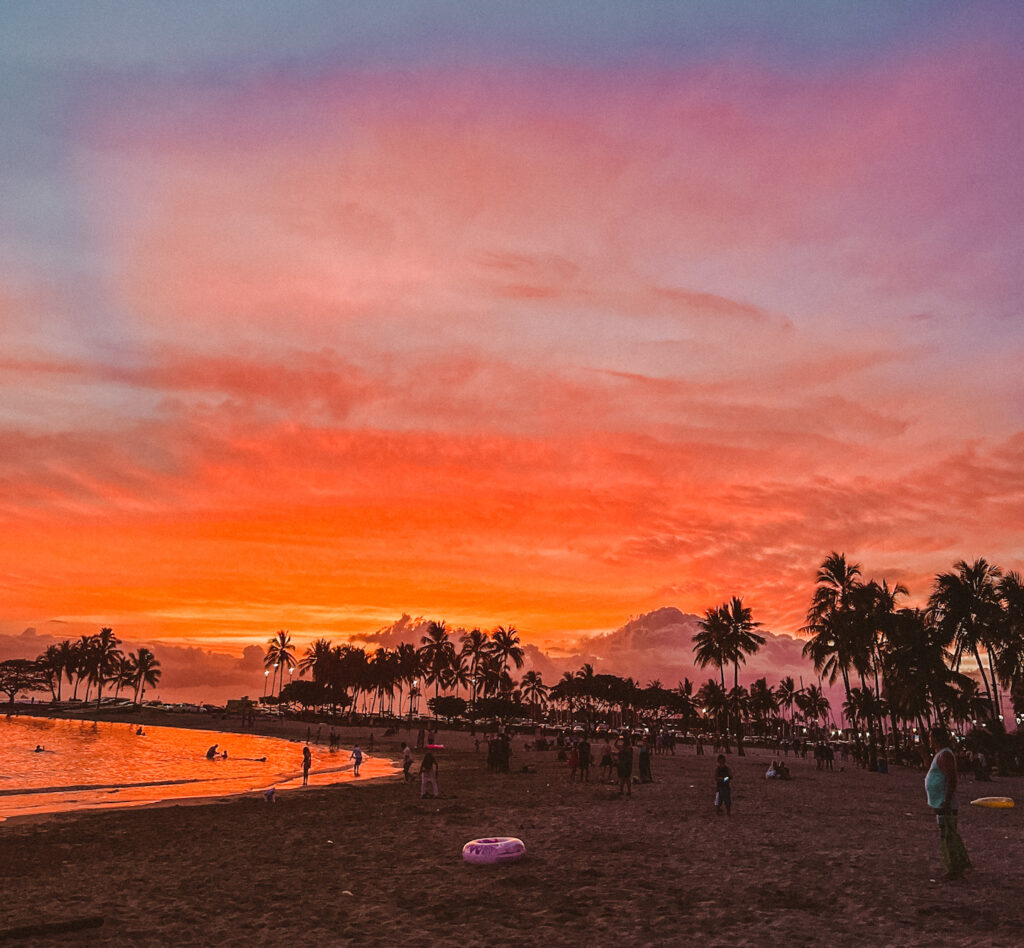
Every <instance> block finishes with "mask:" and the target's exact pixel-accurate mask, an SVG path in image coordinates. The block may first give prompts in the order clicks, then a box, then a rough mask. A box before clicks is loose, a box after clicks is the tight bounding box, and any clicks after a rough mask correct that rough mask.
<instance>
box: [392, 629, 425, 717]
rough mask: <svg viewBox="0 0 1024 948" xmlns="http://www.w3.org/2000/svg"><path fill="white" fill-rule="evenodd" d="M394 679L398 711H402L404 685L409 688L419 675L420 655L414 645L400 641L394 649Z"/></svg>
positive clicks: (410, 705)
mask: <svg viewBox="0 0 1024 948" xmlns="http://www.w3.org/2000/svg"><path fill="white" fill-rule="evenodd" d="M395 665H396V679H397V681H398V712H399V714H401V712H402V701H403V697H402V695H403V692H404V690H405V686H406V685H408V686H409V687H410V689H411V688H412V687H413V682H414V681H416V679H417V678H419V676H420V656H419V653H418V652H417V651H416V646H415V645H411V644H410V643H408V642H400V643H399V645H398V648H396V649H395ZM409 708H410V715H411V713H412V711H411V709H412V702H411V701H410V702H409Z"/></svg>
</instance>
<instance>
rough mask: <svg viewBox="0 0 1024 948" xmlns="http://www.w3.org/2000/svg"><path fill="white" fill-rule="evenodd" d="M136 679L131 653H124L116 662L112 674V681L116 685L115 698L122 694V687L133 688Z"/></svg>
mask: <svg viewBox="0 0 1024 948" xmlns="http://www.w3.org/2000/svg"><path fill="white" fill-rule="evenodd" d="M134 681H135V667H134V665H133V664H132V659H131V656H130V655H122V656H121V657H120V658H119V659H118V660H117V661H116V662H114V667H113V669H112V671H111V675H110V683H111V684H112V685H114V698H115V700H116V699H117V698H119V697H120V696H121V689H122V688H131V687H132V684H133V683H134Z"/></svg>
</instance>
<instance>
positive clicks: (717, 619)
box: [693, 608, 729, 692]
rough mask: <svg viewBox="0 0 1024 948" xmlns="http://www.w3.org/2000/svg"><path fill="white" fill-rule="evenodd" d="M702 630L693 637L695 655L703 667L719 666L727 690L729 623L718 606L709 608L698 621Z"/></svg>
mask: <svg viewBox="0 0 1024 948" xmlns="http://www.w3.org/2000/svg"><path fill="white" fill-rule="evenodd" d="M697 625H698V626H700V629H701V631H700V632H698V633H697V634H696V635H694V637H693V655H694V658H695V659H696V661H697V664H698V665H699V666H700V667H701V668H707V666H708V665H710V666H712V668H717V669H718V672H719V674H720V675H721V677H722V682H721V684H722V691H723V692H724V691H725V666H726V665H727V664H728V663H729V647H728V643H729V623H728V620H727V619H726V618H725V616H723V615H722V613H721V611H720V610H719V609H717V608H715V609H707V610H706V611H705V612H704V618H703V619H699V620H698V621H697Z"/></svg>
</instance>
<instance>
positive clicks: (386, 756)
mask: <svg viewBox="0 0 1024 948" xmlns="http://www.w3.org/2000/svg"><path fill="white" fill-rule="evenodd" d="M41 712H44V713H41ZM6 716H7V717H24V718H35V719H40V720H45V719H49V720H61V721H81V722H94V723H99V724H126V725H141V726H142V727H143V728H149V727H152V728H158V727H170V728H175V729H179V730H190V731H204V732H208V733H211V734H225V735H230V734H237V735H240V736H256V737H260V738H267V739H271V740H280V741H285V742H287V743H294V744H298V745H303V744H305V732H306V728H307V726H308V725H306V724H305V723H304V722H301V721H273V722H260V724H262V725H263V726H259V727H255V728H249V727H243V726H242V725H241V722H240V721H238V720H237V719H236V720H234V721H232V720H231V719H225V718H221V717H219V716H218V717H215V718H212V719H211V716H210V715H209V714H204V713H173V712H166V711H155V710H149V709H139V710H134V709H133V710H116V711H102V710H101V711H97V710H96V709H95V708H94V709H91V710H88V711H84V712H83V713H67V712H66V709H50V708H47V707H46V706H45V705H24V704H22V705H16V706H15V707H14V708H8V709H7V710H6ZM232 725H233V726H232ZM321 727H322V725H321ZM335 730H336V731H337V732H339V733H341V734H342V743H343V744H345V743H346V737H352V736H356V737H358V735H361V734H362V733H364V732H365V731H366V728H362V727H347V726H346V727H340V726H337V725H335ZM387 740H388V741H389V742H390V741H391V738H388V739H387ZM324 743H325V742H321V744H324ZM363 760H364V765H365V764H366V763H368V762H370V761H373V760H377V761H386V762H387V763H388V764H389V765H390V766H392V767H393V768H394V771H393V772H392V773H388V774H379V775H374V776H369V775H368V776H365V777H363V776H360V777H359V778H358V780H356V779H354V778H353V779H348V780H334V781H330V782H321V783H315V784H310V786H309V787H303V786H301V783H299V784H297V785H294V784H295V781H298V780H300V779H301V776H302V772H301V770H296V771H295V772H292V773H287V774H280V775H279V776H281V777H282V778H284V779H282V780H281V781H280V782H279V783H274V785H273V786H274V790H275V793H276V795H277V796H279V797H280V796H284V795H290V794H292V793H294V792H296V791H306V792H308V791H309V790H312V789H331V790H333V789H336V788H338V787H344V786H348V785H350V784H356V783H358V784H367V783H371V782H379V781H387V780H391V779H393V778H394V777H395V776H400V775H401V751H400V749H398V745H397V744H396V746H395V747H394V748H392V747H387V748H385V747H384V746H382V745H379V744H377V742H375V747H374V752H373V753H372V754H370V753H367V752H365V751H364V758H363ZM351 770H352V764H351V763H347V764H341V765H339V766H337V767H333V768H330V769H322V768H321V769H317V770H311V771H310V776H311V777H313V776H329V775H330V774H334V773H347V772H350V771H351ZM202 782H204V781H203V780H201V779H192V778H186V779H169V780H161V781H156V782H140V783H126V784H103V785H69V786H57V787H47V788H43V789H33V790H31V791H19V790H17V789H10V790H4V791H2V792H0V798H2V797H3V796H7V797H17V796H29V795H32V794H42V795H45V794H46V793H68V792H77V791H89V790H103V789H109V788H113V787H116V788H118V789H135V788H139V787H147V788H149V787H152V788H159V787H161V786H183V785H185V784H188V783H202ZM282 784H284V785H282ZM264 793H265V788H264V789H256V790H241V791H238V792H237V793H203V794H200V795H197V796H182V797H166V798H162V799H158V800H147V801H144V802H139V803H131V802H125V803H120V802H118V803H103V804H100V805H85V806H79V807H73V808H69V809H57V810H44V811H40V812H37V813H24V814H15V815H12V816H7V817H4V816H0V834H2V833H3V830H4V828H10V827H15V826H24V825H30V824H32V823H36V822H40V821H50V820H56V819H63V818H74V817H76V816H81V815H85V814H97V813H106V812H111V813H123V812H126V811H131V810H141V809H149V808H156V807H173V806H203V805H216V804H222V803H230V802H231V801H233V800H236V799H239V798H244V797H252V798H262V796H263V794H264Z"/></svg>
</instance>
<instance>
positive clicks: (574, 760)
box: [569, 744, 580, 783]
mask: <svg viewBox="0 0 1024 948" xmlns="http://www.w3.org/2000/svg"><path fill="white" fill-rule="evenodd" d="M579 766H580V749H579V747H577V745H575V744H573V745H572V747H571V748H570V750H569V783H575V781H576V771H577V770H578V769H579Z"/></svg>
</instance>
